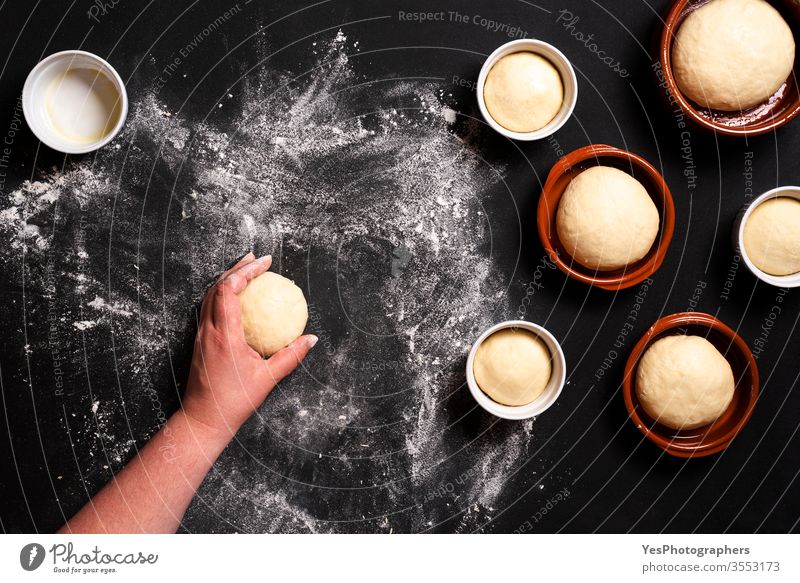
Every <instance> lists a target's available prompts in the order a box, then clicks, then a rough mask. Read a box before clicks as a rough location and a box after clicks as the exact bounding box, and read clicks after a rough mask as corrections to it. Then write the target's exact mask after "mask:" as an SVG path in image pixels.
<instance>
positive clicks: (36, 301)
mask: <svg viewBox="0 0 800 583" xmlns="http://www.w3.org/2000/svg"><path fill="white" fill-rule="evenodd" d="M668 4H669V2H667V1H666V0H662V1H657V2H656V1H652V2H645V1H643V0H626V1H624V2H613V3H609V2H606V3H602V2H588V1H584V2H578V1H577V0H573V1H572V2H568V3H554V2H551V1H550V0H537V1H536V2H528V1H523V0H518V1H516V0H503V1H502V2H498V1H497V0H492V1H488V0H480V1H472V2H469V3H461V2H450V3H448V2H441V1H434V2H422V1H409V2H402V3H394V2H366V1H364V2H356V1H352V0H327V1H322V2H317V3H308V4H304V3H299V2H298V3H293V2H285V1H284V2H266V1H263V2H262V1H259V0H252V1H247V0H240V1H239V2H238V3H235V4H234V3H226V2H203V3H200V2H188V1H183V0H175V1H172V2H158V3H155V2H151V3H144V2H137V3H133V2H107V3H105V4H103V3H100V2H97V3H93V2H90V1H89V0H85V1H79V2H76V3H65V2H54V1H47V2H36V3H34V2H13V3H12V2H5V3H2V5H0V15H1V16H2V20H3V22H4V23H5V28H6V33H5V34H4V35H2V37H0V55H2V59H3V65H2V69H0V81H1V82H0V99H2V108H1V109H0V111H1V112H2V113H0V115H1V116H2V119H1V120H0V134H2V139H3V140H4V144H3V148H4V149H3V151H2V155H3V157H2V168H0V170H2V172H3V176H2V183H0V216H2V221H0V232H2V256H1V257H0V269H2V280H1V282H2V283H1V284H0V293H1V294H2V301H0V323H1V325H2V331H3V333H2V353H1V356H0V359H1V360H0V381H1V383H2V385H1V388H2V400H3V412H4V415H3V416H2V417H0V419H1V420H0V425H2V427H0V436H1V437H0V443H2V454H3V455H2V482H0V520H1V521H2V523H1V527H2V530H4V531H5V532H33V531H37V532H51V531H54V530H55V529H56V528H58V527H59V526H60V525H61V524H62V523H63V522H64V521H65V520H66V519H67V518H68V517H69V516H71V515H72V514H73V513H74V512H76V511H77V510H78V508H80V507H81V506H82V505H83V504H84V503H86V501H87V500H88V499H89V497H90V496H91V495H92V494H93V493H94V492H96V491H97V490H98V489H99V488H100V487H101V486H102V485H103V484H104V483H106V482H107V481H108V480H109V479H110V478H111V476H112V475H113V473H114V472H115V471H118V470H119V469H120V468H121V467H122V466H123V465H124V464H125V462H126V461H127V460H129V459H130V458H131V457H132V456H134V455H135V454H136V450H137V448H138V447H141V446H142V445H143V444H144V443H146V441H147V440H148V438H149V437H151V436H152V435H153V434H154V432H155V431H156V430H157V428H158V427H159V426H160V425H161V424H162V423H163V420H164V419H165V418H166V417H167V416H168V415H169V414H170V413H172V412H173V411H174V410H175V409H176V408H177V407H178V404H179V395H180V394H181V392H182V390H183V384H184V382H185V378H186V373H187V369H188V364H189V360H190V357H191V346H192V339H193V335H194V332H195V327H196V324H195V323H196V309H197V307H198V306H199V302H200V300H201V298H202V295H203V292H204V290H205V288H206V286H207V285H208V283H209V282H210V281H213V279H214V277H215V275H216V274H218V273H219V272H220V271H221V270H222V269H223V268H224V267H225V266H227V265H229V264H230V263H231V262H232V261H233V260H235V259H236V258H237V257H238V256H240V255H242V254H244V253H245V252H247V251H248V250H249V249H251V248H253V249H255V251H256V252H257V253H272V254H273V255H274V257H275V267H274V269H275V270H277V271H279V272H281V273H283V274H285V275H287V276H288V277H291V278H292V279H294V280H295V281H296V282H297V283H298V285H300V286H301V287H302V288H303V290H304V292H305V294H306V296H307V298H308V301H309V304H310V307H311V315H310V319H309V325H308V330H309V331H310V332H314V333H316V334H317V335H319V336H320V338H321V341H320V344H319V345H318V346H317V347H316V348H315V349H314V351H313V354H312V355H311V356H310V357H309V358H308V359H307V360H306V361H305V362H304V364H303V366H302V368H301V369H299V370H298V371H297V372H296V373H295V374H294V375H292V376H291V377H290V378H289V379H288V380H286V381H285V382H283V383H281V385H280V386H279V387H278V388H277V389H276V390H275V392H273V394H272V395H271V396H270V397H269V398H268V400H267V401H266V403H265V404H264V405H263V406H262V407H261V408H260V409H259V411H258V413H257V414H256V415H255V416H254V417H253V418H252V419H251V420H250V421H249V422H248V423H247V424H246V425H245V426H244V427H243V428H242V429H241V431H240V432H239V433H238V435H237V437H236V439H235V440H234V441H233V442H232V443H231V445H230V446H229V447H228V449H227V450H226V451H225V452H224V453H223V454H222V456H221V457H220V459H219V460H218V461H217V463H216V464H215V466H214V468H213V469H212V471H211V473H210V474H209V475H208V477H207V479H206V480H205V482H204V483H203V485H202V487H201V488H200V489H199V491H198V493H197V496H196V497H195V499H194V500H193V502H192V504H191V506H190V508H189V510H188V512H187V514H186V517H185V519H184V523H183V526H182V529H181V530H182V531H186V532H421V531H433V532H473V531H483V532H595V531H598V532H627V531H633V532H787V531H793V530H796V528H797V521H798V517H800V487H798V481H797V475H798V463H797V459H798V457H797V450H798V446H800V440H798V437H797V431H798V415H797V411H798V410H799V409H800V396H799V395H798V393H797V391H796V390H795V385H796V382H797V376H798V364H797V362H798V361H797V354H798V351H799V350H800V339H798V336H797V335H795V334H794V331H795V328H796V326H797V322H798V317H800V308H798V302H797V293H796V292H793V291H790V290H788V291H787V290H781V289H778V288H774V287H770V286H767V285H765V284H763V283H758V282H757V280H756V279H755V278H754V277H752V276H751V275H750V274H749V272H748V271H747V269H746V268H745V266H744V265H743V264H741V262H740V261H739V259H738V257H736V256H735V253H734V249H733V247H732V244H731V237H730V232H731V226H732V223H733V221H734V218H735V216H736V214H737V212H738V211H739V209H740V208H741V207H742V206H743V205H744V204H745V203H746V202H747V201H748V200H750V199H752V198H753V197H754V196H756V195H758V194H759V193H761V192H763V191H765V190H767V189H769V188H773V187H775V186H777V185H783V184H796V183H798V182H800V161H799V160H798V158H797V156H796V152H797V151H798V149H799V148H800V125H798V124H797V123H794V124H789V125H788V126H785V127H783V128H781V129H779V130H778V131H777V132H775V133H774V134H769V135H765V136H760V137H753V138H749V139H730V138H724V137H722V136H714V135H712V134H709V133H705V132H704V131H702V130H700V129H699V128H695V127H692V126H686V127H682V123H681V122H682V120H681V117H680V114H679V112H676V111H673V110H672V109H671V108H670V107H669V106H667V105H666V103H665V101H664V99H663V94H662V93H661V90H660V89H659V88H658V82H657V78H656V74H655V71H654V68H653V65H654V63H655V62H656V60H655V59H654V56H655V54H656V53H655V51H654V49H653V47H654V46H655V44H656V42H657V40H656V39H657V37H658V35H659V34H660V30H661V25H662V20H661V18H662V17H663V15H664V14H665V11H666V9H667V5H668ZM421 11H424V12H427V13H432V14H430V15H428V17H426V19H425V21H422V22H421V21H420V17H414V16H413V15H414V14H419V13H420V12H421ZM522 36H527V37H535V38H541V39H543V40H546V41H548V42H550V43H553V44H555V45H556V46H557V47H559V48H560V49H561V50H562V51H563V52H564V53H565V54H566V55H567V56H568V58H569V59H570V60H571V61H572V63H573V64H574V66H575V69H576V73H577V76H578V84H579V96H578V103H577V107H576V109H575V114H574V116H573V117H572V118H571V119H570V120H569V122H568V123H567V124H566V125H565V126H564V127H563V128H562V129H561V130H559V131H558V132H557V133H556V134H555V136H554V137H553V138H551V139H549V140H542V141H539V142H534V143H513V142H510V141H508V140H506V139H504V138H502V137H500V136H498V135H497V134H494V133H493V132H492V130H491V129H490V128H488V127H487V126H486V125H485V124H484V123H483V122H482V121H481V120H480V114H479V112H478V108H477V103H476V100H475V95H474V91H473V87H474V82H475V80H476V78H477V75H478V72H479V69H480V66H481V64H482V62H483V60H484V59H485V57H486V56H487V55H488V54H489V53H490V52H491V51H492V50H494V49H495V48H496V47H497V46H499V45H500V44H502V43H504V42H506V41H507V40H509V39H510V38H519V37H522ZM76 48H80V49H85V50H88V51H91V52H94V53H96V54H99V55H101V56H102V57H104V58H106V59H107V60H109V61H110V62H111V63H112V64H113V65H114V67H115V68H117V70H118V71H119V72H120V74H121V76H122V78H123V79H124V80H125V82H126V85H127V90H128V96H129V99H130V113H129V116H128V120H127V123H126V126H125V129H124V131H123V133H122V134H121V135H120V136H119V137H118V138H116V139H115V140H114V141H113V142H112V143H111V144H109V145H108V146H106V147H104V148H103V149H101V150H100V151H99V152H97V153H96V154H90V155H85V156H66V157H65V156H64V155H62V154H59V153H57V152H54V151H52V150H50V149H48V148H47V147H45V146H43V145H40V144H39V142H38V140H36V139H35V138H34V136H33V135H32V134H31V132H30V130H29V129H28V128H27V126H26V125H25V122H24V120H22V119H21V115H22V112H21V108H20V101H19V99H20V95H21V90H22V86H23V83H24V81H25V77H26V75H27V73H28V72H29V71H30V70H31V68H32V67H33V66H34V65H35V64H36V62H37V61H39V60H40V59H41V58H43V57H45V56H46V55H48V54H51V53H54V52H56V51H59V50H65V49H76ZM590 143H605V144H611V145H614V146H618V147H621V148H626V149H629V150H631V151H633V152H636V153H638V154H640V155H642V156H643V157H645V158H646V159H648V160H649V161H651V162H652V163H653V164H654V165H655V166H656V167H657V168H658V169H659V170H660V171H661V172H662V174H663V175H664V177H665V178H666V180H667V182H668V184H669V186H670V188H671V191H672V194H673V197H674V200H675V207H676V217H677V220H676V229H675V236H674V238H673V240H672V244H671V246H670V248H669V252H668V254H667V257H666V260H665V261H664V264H663V266H662V267H661V269H660V270H659V271H658V272H657V273H656V274H655V275H654V276H653V278H652V281H649V282H646V283H644V284H642V285H639V286H636V287H633V288H630V289H627V290H623V291H620V292H617V293H610V292H606V291H602V290H598V289H592V288H590V287H588V286H585V285H582V284H580V283H578V282H575V281H572V280H568V279H567V278H566V277H565V276H563V275H562V273H561V272H559V271H557V270H556V269H554V268H553V266H552V264H550V263H549V262H548V261H547V259H546V255H545V253H544V250H543V248H542V246H541V244H540V242H539V240H538V237H537V234H536V226H535V212H536V205H537V201H538V197H539V193H540V190H541V185H542V183H543V182H544V180H545V178H546V176H547V173H548V171H549V170H550V168H551V166H552V165H553V163H554V162H555V161H556V160H557V159H558V158H559V157H560V156H561V155H563V154H564V153H566V152H569V151H571V150H573V149H576V148H578V147H581V146H584V145H587V144H590ZM687 309H695V310H697V311H703V312H708V313H711V314H714V315H716V316H717V317H718V318H720V319H721V320H722V321H723V322H725V323H727V324H728V325H729V326H730V327H732V328H733V329H735V330H737V331H738V333H739V334H740V335H741V336H742V337H743V338H744V339H745V341H746V342H747V343H748V345H750V346H751V347H753V348H754V352H757V356H758V367H759V373H760V379H761V392H760V395H759V399H758V403H757V406H756V409H755V412H754V415H753V417H752V419H751V420H750V422H749V423H748V424H747V425H746V427H745V428H744V429H743V431H742V432H741V434H740V435H739V436H738V437H737V438H736V439H735V441H734V442H733V443H732V445H731V446H730V447H729V448H728V449H727V450H725V451H724V452H722V453H720V454H718V455H715V456H710V457H707V458H703V459H690V460H684V459H677V458H674V457H671V456H669V455H666V454H664V453H663V452H662V451H661V450H659V449H658V448H657V447H656V446H654V445H653V444H652V443H650V442H649V441H647V440H645V439H644V438H643V436H642V435H641V434H640V433H639V431H637V429H636V428H635V427H634V425H633V424H632V423H631V422H630V421H629V419H628V418H627V413H626V409H625V406H624V402H623V398H622V394H621V389H620V385H621V378H622V371H623V367H624V363H625V360H626V358H627V356H628V352H629V351H630V349H631V347H632V346H633V344H634V343H635V342H636V340H637V339H638V338H639V337H640V336H641V335H642V334H643V333H644V332H645V331H646V330H647V328H648V327H649V326H650V325H651V324H652V323H653V322H654V321H656V320H657V319H658V318H659V317H661V316H663V315H666V314H670V313H673V312H680V311H685V310H687ZM518 317H522V318H524V319H527V320H530V321H533V322H536V323H539V324H542V325H544V326H546V327H547V328H548V329H549V330H551V331H552V332H553V334H554V335H555V336H556V337H557V338H558V339H559V341H560V342H561V344H562V346H563V349H564V352H565V354H566V359H567V362H568V367H569V370H568V378H567V385H566V387H565V389H564V391H563V393H562V395H561V397H560V398H559V400H558V402H557V404H556V405H555V406H554V407H553V408H551V409H550V410H549V411H547V412H546V413H544V414H542V415H541V416H539V417H538V418H536V419H535V420H529V421H527V422H514V421H503V420H499V419H497V418H494V417H492V416H490V415H489V414H488V413H485V412H484V411H483V410H482V409H480V408H478V407H477V405H476V403H475V401H474V400H473V399H472V397H471V396H470V394H469V391H468V389H467V387H466V384H465V376H464V364H465V360H466V356H467V352H468V350H469V347H470V345H471V343H472V342H473V340H474V339H475V338H476V337H477V336H478V335H479V334H480V332H481V331H482V330H484V329H486V328H487V327H488V326H490V325H491V324H493V323H495V322H499V321H502V320H506V319H514V318H518ZM756 348H757V350H756ZM792 452H794V453H792ZM792 459H794V460H795V461H794V462H792V461H791V460H792Z"/></svg>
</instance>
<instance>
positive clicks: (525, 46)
mask: <svg viewBox="0 0 800 583" xmlns="http://www.w3.org/2000/svg"><path fill="white" fill-rule="evenodd" d="M522 51H527V52H531V53H536V54H537V55H541V56H542V57H544V58H545V59H547V60H548V61H550V62H551V63H552V64H553V66H554V67H555V68H556V69H557V70H558V72H559V74H560V75H561V82H562V83H563V84H564V102H563V103H562V104H561V109H560V110H559V112H558V113H557V114H556V116H555V117H554V118H553V119H552V120H551V121H550V123H548V124H547V125H546V126H544V127H543V128H541V129H538V130H536V131H535V132H513V131H511V130H509V129H506V128H504V127H503V126H501V125H500V124H499V123H497V122H496V121H495V120H494V118H493V117H492V116H491V115H490V114H489V110H488V109H486V102H485V101H484V99H483V86H484V84H485V83H486V76H487V75H488V74H489V71H490V70H491V69H492V67H494V64H495V63H496V62H497V61H499V60H500V59H501V58H502V57H505V56H506V55H508V54H511V53H518V52H522ZM476 91H477V93H478V107H479V108H480V110H481V115H483V119H485V120H486V123H488V124H489V125H490V126H491V127H492V129H494V130H495V131H496V132H498V133H500V134H502V135H504V136H506V137H507V138H511V139H512V140H523V141H533V140H541V139H543V138H546V137H548V136H551V135H552V134H554V133H555V132H556V131H558V130H559V129H560V128H561V126H563V125H564V124H565V123H567V120H568V119H569V117H570V116H571V115H572V112H573V111H574V110H575V103H576V102H577V100H578V79H577V78H576V77H575V71H574V70H573V68H572V64H571V63H570V62H569V60H568V59H567V57H565V56H564V53H562V52H561V51H559V50H558V49H557V48H556V47H554V46H553V45H551V44H549V43H546V42H544V41H540V40H535V39H530V38H522V39H518V40H512V41H511V42H508V43H506V44H504V45H502V46H500V47H499V48H498V49H496V50H495V51H494V52H493V53H492V54H491V55H489V58H487V59H486V62H485V63H484V64H483V67H481V72H480V75H478V85H477V88H476Z"/></svg>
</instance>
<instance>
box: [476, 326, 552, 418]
mask: <svg viewBox="0 0 800 583" xmlns="http://www.w3.org/2000/svg"><path fill="white" fill-rule="evenodd" d="M550 359H551V356H550V351H549V350H548V349H547V346H546V345H545V343H544V342H542V340H541V339H540V338H539V337H538V336H537V335H536V334H534V333H533V332H531V331H529V330H523V329H521V328H504V329H503V330H498V331H497V332H495V333H494V334H492V335H491V336H489V337H488V338H487V339H486V340H484V341H483V342H481V345H480V346H478V350H477V351H475V360H474V361H473V363H472V373H473V374H474V375H475V382H477V383H478V386H479V387H480V389H481V390H482V391H483V392H484V393H486V394H487V395H489V397H491V398H492V399H494V400H495V401H497V402H498V403H500V404H501V405H510V406H519V405H527V404H528V403H531V402H533V401H534V400H535V399H536V397H538V396H539V395H541V394H542V393H543V392H544V390H545V388H546V387H547V383H548V382H549V381H550V374H551V373H552V365H551V364H550Z"/></svg>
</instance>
